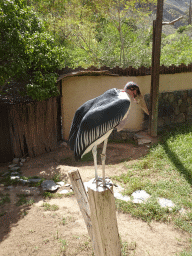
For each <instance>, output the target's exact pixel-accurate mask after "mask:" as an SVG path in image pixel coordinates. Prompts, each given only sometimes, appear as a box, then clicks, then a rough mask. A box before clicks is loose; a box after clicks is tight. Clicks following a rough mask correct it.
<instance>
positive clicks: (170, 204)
mask: <svg viewBox="0 0 192 256" xmlns="http://www.w3.org/2000/svg"><path fill="white" fill-rule="evenodd" d="M158 203H159V204H160V206H161V207H168V208H169V209H172V208H173V207H175V204H174V203H173V202H172V201H171V200H168V199H165V198H160V197H159V198H158Z"/></svg>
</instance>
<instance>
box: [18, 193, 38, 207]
mask: <svg viewBox="0 0 192 256" xmlns="http://www.w3.org/2000/svg"><path fill="white" fill-rule="evenodd" d="M17 196H18V197H19V200H18V201H17V203H16V206H20V205H24V204H25V205H33V204H34V202H35V201H34V199H33V198H31V199H29V200H28V199H27V197H28V196H29V195H26V194H17Z"/></svg>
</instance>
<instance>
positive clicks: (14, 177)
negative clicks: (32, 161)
mask: <svg viewBox="0 0 192 256" xmlns="http://www.w3.org/2000/svg"><path fill="white" fill-rule="evenodd" d="M19 178H20V177H19V176H11V177H10V179H11V180H16V179H19Z"/></svg>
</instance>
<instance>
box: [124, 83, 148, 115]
mask: <svg viewBox="0 0 192 256" xmlns="http://www.w3.org/2000/svg"><path fill="white" fill-rule="evenodd" d="M124 91H125V92H126V93H127V94H129V96H130V98H131V99H134V100H135V101H136V103H137V104H138V105H139V106H140V107H141V108H142V109H143V111H144V112H145V113H146V114H147V115H149V111H148V109H147V106H146V103H145V100H144V98H143V96H142V94H141V92H140V89H139V86H138V85H137V84H136V83H134V82H128V83H127V84H126V85H125V87H124Z"/></svg>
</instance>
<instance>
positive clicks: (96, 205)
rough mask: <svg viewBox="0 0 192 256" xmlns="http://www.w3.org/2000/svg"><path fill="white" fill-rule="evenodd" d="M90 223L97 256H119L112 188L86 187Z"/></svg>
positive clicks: (119, 248) (119, 245) (119, 246)
mask: <svg viewBox="0 0 192 256" xmlns="http://www.w3.org/2000/svg"><path fill="white" fill-rule="evenodd" d="M88 196H89V197H88V198H89V206H90V212H91V223H92V229H93V232H94V237H95V241H94V242H96V243H97V245H98V246H97V249H98V251H97V252H95V254H96V255H98V256H120V255H121V244H120V238H119V232H118V227H117V218H116V207H115V198H114V195H113V187H112V186H110V187H109V188H102V187H100V188H99V189H97V188H96V186H95V184H93V186H91V187H88Z"/></svg>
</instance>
